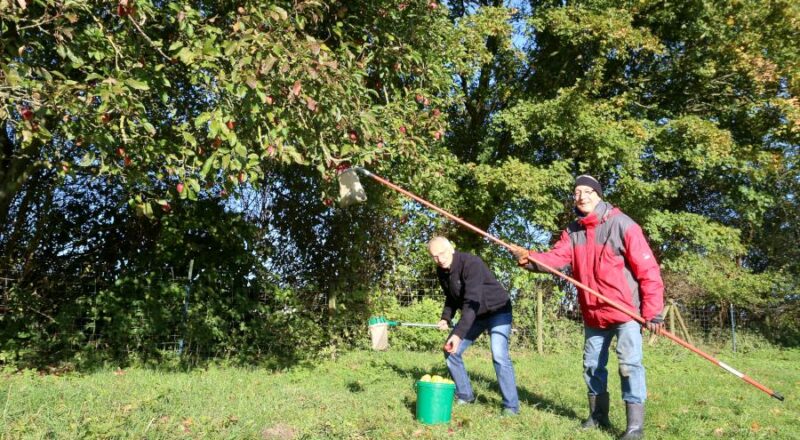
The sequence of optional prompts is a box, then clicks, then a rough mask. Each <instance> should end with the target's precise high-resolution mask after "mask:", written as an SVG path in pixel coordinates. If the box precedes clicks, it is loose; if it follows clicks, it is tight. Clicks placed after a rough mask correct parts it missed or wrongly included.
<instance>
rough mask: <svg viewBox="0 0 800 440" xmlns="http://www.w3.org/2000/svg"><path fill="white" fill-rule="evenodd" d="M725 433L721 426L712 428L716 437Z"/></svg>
mask: <svg viewBox="0 0 800 440" xmlns="http://www.w3.org/2000/svg"><path fill="white" fill-rule="evenodd" d="M724 434H725V430H724V429H722V428H717V429H715V430H714V435H715V436H717V437H722V436H723V435H724Z"/></svg>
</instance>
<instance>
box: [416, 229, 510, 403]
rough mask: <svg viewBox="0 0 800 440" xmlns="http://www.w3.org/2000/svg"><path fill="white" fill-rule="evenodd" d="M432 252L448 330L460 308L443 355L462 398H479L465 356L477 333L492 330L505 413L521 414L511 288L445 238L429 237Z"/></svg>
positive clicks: (443, 325) (441, 325)
mask: <svg viewBox="0 0 800 440" xmlns="http://www.w3.org/2000/svg"><path fill="white" fill-rule="evenodd" d="M428 252H429V253H430V255H431V257H432V258H433V261H435V262H436V266H437V268H436V274H437V275H438V277H439V283H440V284H441V285H442V289H443V290H444V294H445V302H444V309H443V310H442V318H441V320H440V321H439V328H440V329H442V330H446V329H447V328H448V327H449V324H450V322H451V320H452V318H453V315H454V314H455V312H456V311H460V312H461V317H460V319H459V321H458V324H457V325H456V326H455V328H454V329H453V331H452V332H450V336H449V337H448V338H447V342H446V343H445V351H446V353H445V359H446V360H447V368H448V369H449V370H450V375H451V376H452V377H453V381H454V382H455V383H456V397H457V398H458V403H459V404H464V403H471V402H473V401H474V400H475V394H474V393H473V391H472V385H471V384H470V381H469V375H468V374H467V370H466V368H465V366H464V360H463V358H462V355H463V353H464V351H466V349H467V348H468V347H469V346H470V345H471V344H472V343H473V342H474V341H475V339H477V338H478V336H480V335H481V334H482V333H483V332H484V331H486V330H488V331H489V336H490V338H491V348H492V361H493V363H494V371H495V374H497V382H498V383H499V385H500V392H501V394H502V395H503V415H515V414H518V413H519V398H518V397H517V384H516V379H515V378H514V366H513V364H512V363H511V357H510V356H509V355H508V340H509V337H510V336H511V300H510V298H509V297H508V292H506V290H505V289H504V288H503V286H501V285H500V283H498V282H497V280H496V279H495V277H494V275H493V274H492V272H491V271H490V270H489V268H488V267H487V266H486V263H484V262H483V260H481V259H480V258H479V257H476V256H474V255H470V254H466V253H464V252H456V251H455V249H454V248H453V245H452V243H450V241H449V240H447V239H446V238H444V237H434V238H433V239H431V241H430V242H429V243H428Z"/></svg>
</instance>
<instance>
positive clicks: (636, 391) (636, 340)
mask: <svg viewBox="0 0 800 440" xmlns="http://www.w3.org/2000/svg"><path fill="white" fill-rule="evenodd" d="M583 329H584V345H583V379H584V380H585V381H586V386H587V387H588V388H589V394H593V395H598V394H603V393H605V392H607V389H606V387H607V385H608V370H606V364H607V363H608V349H609V346H611V339H612V338H613V337H614V336H616V337H617V350H616V351H617V359H619V378H620V385H621V386H622V400H624V401H626V402H628V403H644V401H645V398H646V397H647V386H646V384H645V379H644V366H643V365H642V333H641V326H640V325H639V323H638V322H636V321H629V322H626V323H624V324H618V325H615V326H612V327H609V328H605V329H599V328H591V327H586V326H584V328H583Z"/></svg>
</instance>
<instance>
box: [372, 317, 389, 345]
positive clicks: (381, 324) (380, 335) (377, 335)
mask: <svg viewBox="0 0 800 440" xmlns="http://www.w3.org/2000/svg"><path fill="white" fill-rule="evenodd" d="M369 335H370V336H371V337H372V349H373V350H379V351H383V350H386V349H388V348H389V322H388V321H386V318H382V317H373V318H370V319H369Z"/></svg>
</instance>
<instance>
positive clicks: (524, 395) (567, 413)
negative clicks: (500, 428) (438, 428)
mask: <svg viewBox="0 0 800 440" xmlns="http://www.w3.org/2000/svg"><path fill="white" fill-rule="evenodd" d="M385 365H386V367H388V368H391V369H392V370H394V372H395V373H397V374H398V375H399V376H401V377H407V378H410V379H417V378H419V377H421V376H422V375H424V374H429V373H431V372H430V371H425V370H423V369H422V368H418V367H412V368H406V367H402V366H399V365H396V364H392V363H390V362H386V364H385ZM433 374H439V375H442V376H448V377H449V374H450V373H449V372H448V371H447V368H446V367H445V366H442V367H441V368H437V369H436V370H435V371H434V372H433ZM469 376H470V380H472V381H473V382H475V381H482V382H484V383H489V384H491V385H489V388H490V389H491V390H492V392H494V393H497V395H498V397H499V396H500V387H499V386H498V385H497V378H496V377H488V376H486V375H483V374H480V373H469ZM517 394H518V395H519V400H520V402H523V403H525V404H527V405H528V406H530V407H533V408H536V409H537V410H540V411H547V412H550V413H552V414H555V415H557V416H561V417H566V418H570V419H574V420H578V421H583V417H582V416H581V415H579V414H578V413H576V412H575V411H574V410H573V409H572V408H570V407H566V406H563V405H561V404H559V403H557V402H555V401H553V400H550V399H547V398H545V397H543V396H540V395H538V394H536V393H532V392H530V391H528V390H527V389H526V388H525V387H521V386H519V384H517ZM476 400H477V402H478V403H482V404H487V403H489V399H487V398H486V396H481V395H478V396H476ZM404 404H405V406H406V408H408V410H409V411H410V412H411V414H412V415H414V414H415V413H416V402H414V401H412V400H411V399H408V398H407V399H405V401H404Z"/></svg>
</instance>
